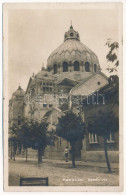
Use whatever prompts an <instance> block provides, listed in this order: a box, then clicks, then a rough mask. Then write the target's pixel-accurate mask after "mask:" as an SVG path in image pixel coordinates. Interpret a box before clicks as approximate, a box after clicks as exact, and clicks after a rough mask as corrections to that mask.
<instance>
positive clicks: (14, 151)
mask: <svg viewBox="0 0 126 195" xmlns="http://www.w3.org/2000/svg"><path fill="white" fill-rule="evenodd" d="M15 153H16V149H15V146H14V147H13V157H14V161H15Z"/></svg>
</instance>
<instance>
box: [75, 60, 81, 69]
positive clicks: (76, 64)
mask: <svg viewBox="0 0 126 195" xmlns="http://www.w3.org/2000/svg"><path fill="white" fill-rule="evenodd" d="M79 70H80V67H79V62H78V61H75V62H74V71H79Z"/></svg>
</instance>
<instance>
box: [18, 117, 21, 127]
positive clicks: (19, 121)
mask: <svg viewBox="0 0 126 195" xmlns="http://www.w3.org/2000/svg"><path fill="white" fill-rule="evenodd" d="M20 124H21V116H19V115H18V125H20Z"/></svg>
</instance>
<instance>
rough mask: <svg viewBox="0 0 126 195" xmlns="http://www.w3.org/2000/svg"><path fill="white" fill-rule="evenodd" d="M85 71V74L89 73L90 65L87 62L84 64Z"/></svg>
mask: <svg viewBox="0 0 126 195" xmlns="http://www.w3.org/2000/svg"><path fill="white" fill-rule="evenodd" d="M85 71H86V72H90V64H89V62H86V63H85Z"/></svg>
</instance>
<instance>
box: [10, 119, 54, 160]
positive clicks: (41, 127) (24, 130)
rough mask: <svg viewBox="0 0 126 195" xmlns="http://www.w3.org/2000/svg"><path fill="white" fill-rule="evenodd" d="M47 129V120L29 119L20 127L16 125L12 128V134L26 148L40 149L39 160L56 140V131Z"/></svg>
mask: <svg viewBox="0 0 126 195" xmlns="http://www.w3.org/2000/svg"><path fill="white" fill-rule="evenodd" d="M47 130H48V123H47V122H44V121H42V122H38V121H27V122H25V123H24V124H23V125H22V126H20V127H18V128H17V127H16V126H15V125H14V126H13V127H12V128H11V134H12V135H14V136H15V141H16V143H17V144H19V143H20V144H22V146H23V147H24V148H26V149H27V148H33V149H35V150H38V156H39V161H41V158H42V152H43V151H44V149H45V147H46V146H47V145H53V142H54V133H53V132H48V131H47ZM11 139H12V138H11Z"/></svg>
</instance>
